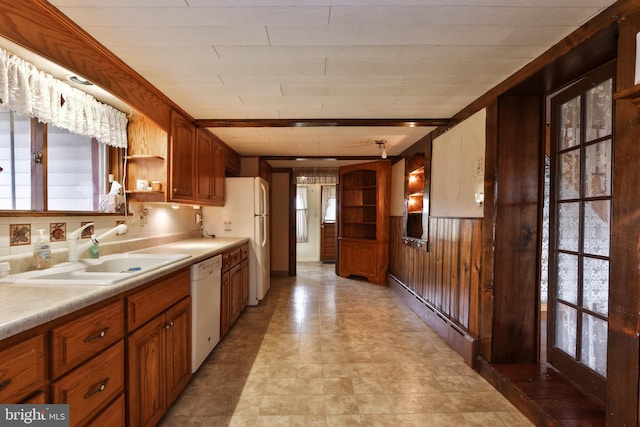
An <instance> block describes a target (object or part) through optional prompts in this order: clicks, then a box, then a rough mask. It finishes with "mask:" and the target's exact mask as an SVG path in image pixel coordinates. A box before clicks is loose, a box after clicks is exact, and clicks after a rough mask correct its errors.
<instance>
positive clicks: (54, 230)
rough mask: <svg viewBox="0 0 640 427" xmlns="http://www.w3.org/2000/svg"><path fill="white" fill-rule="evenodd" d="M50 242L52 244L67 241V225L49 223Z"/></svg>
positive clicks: (64, 223) (63, 223)
mask: <svg viewBox="0 0 640 427" xmlns="http://www.w3.org/2000/svg"><path fill="white" fill-rule="evenodd" d="M49 240H51V241H52V242H64V241H65V240H67V223H66V222H52V223H49Z"/></svg>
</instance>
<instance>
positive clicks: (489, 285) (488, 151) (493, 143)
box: [478, 101, 498, 360]
mask: <svg viewBox="0 0 640 427" xmlns="http://www.w3.org/2000/svg"><path fill="white" fill-rule="evenodd" d="M497 179H498V102H497V101H496V102H493V103H492V104H491V105H489V106H488V108H487V128H486V147H485V160H484V204H483V210H484V218H483V220H482V255H481V263H480V265H481V266H482V268H481V270H480V313H479V320H478V321H479V323H480V327H479V330H480V354H481V356H482V357H483V358H484V359H486V360H491V357H492V340H493V322H494V317H493V312H494V302H493V284H494V280H495V268H496V265H495V262H496V259H495V257H496V254H495V245H494V239H495V235H496V202H495V200H496V182H497Z"/></svg>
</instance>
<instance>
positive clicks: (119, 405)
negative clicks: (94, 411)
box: [87, 395, 127, 427]
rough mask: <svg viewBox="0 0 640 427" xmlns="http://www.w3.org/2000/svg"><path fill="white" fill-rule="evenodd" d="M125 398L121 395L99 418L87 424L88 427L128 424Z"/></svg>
mask: <svg viewBox="0 0 640 427" xmlns="http://www.w3.org/2000/svg"><path fill="white" fill-rule="evenodd" d="M126 425H127V423H126V417H125V399H124V395H120V397H118V398H117V399H116V400H114V401H113V402H112V403H111V404H110V405H109V406H107V408H106V409H105V410H104V411H102V413H101V414H100V415H98V417H97V418H95V419H93V420H92V421H90V422H89V424H87V427H124V426H126Z"/></svg>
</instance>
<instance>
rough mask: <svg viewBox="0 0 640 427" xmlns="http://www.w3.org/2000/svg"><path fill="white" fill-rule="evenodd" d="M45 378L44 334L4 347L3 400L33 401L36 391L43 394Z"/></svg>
mask: <svg viewBox="0 0 640 427" xmlns="http://www.w3.org/2000/svg"><path fill="white" fill-rule="evenodd" d="M45 382H46V376H45V345H44V335H42V334H40V335H37V336H35V337H33V338H29V339H25V340H23V341H20V342H18V343H16V344H14V345H12V346H11V347H7V348H5V349H4V350H2V351H0V402H2V403H21V402H23V401H24V402H29V401H31V400H30V399H32V398H34V397H33V396H32V395H34V394H35V395H39V396H42V397H43V396H44V390H43V389H44V387H45ZM38 390H41V392H39V393H38ZM36 399H37V398H36Z"/></svg>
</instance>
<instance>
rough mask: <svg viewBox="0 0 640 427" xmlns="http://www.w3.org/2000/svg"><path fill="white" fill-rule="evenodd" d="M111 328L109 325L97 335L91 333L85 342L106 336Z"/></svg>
mask: <svg viewBox="0 0 640 427" xmlns="http://www.w3.org/2000/svg"><path fill="white" fill-rule="evenodd" d="M108 330H109V327H108V326H107V327H106V328H104V329H103V330H101V331H100V332H98V333H97V334H95V335H89V336H88V337H86V338H85V339H84V342H91V341H93V340H97V339H100V338H104V337H105V335H107V331H108Z"/></svg>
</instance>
